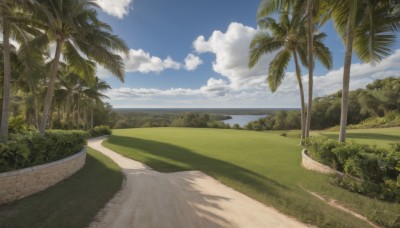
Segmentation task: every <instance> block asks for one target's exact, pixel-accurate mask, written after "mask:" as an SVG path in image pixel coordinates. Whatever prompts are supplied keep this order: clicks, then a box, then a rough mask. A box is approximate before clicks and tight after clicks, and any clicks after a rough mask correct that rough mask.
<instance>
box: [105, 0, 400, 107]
mask: <svg viewBox="0 0 400 228" xmlns="http://www.w3.org/2000/svg"><path fill="white" fill-rule="evenodd" d="M97 2H98V3H99V5H100V6H101V7H102V10H99V16H100V19H101V20H103V21H105V22H106V23H108V24H110V25H111V26H112V27H113V30H114V33H115V34H117V35H118V36H120V37H121V38H122V39H124V40H125V42H126V43H127V44H128V46H129V48H130V53H129V58H125V59H124V61H125V64H126V75H125V83H121V82H119V81H118V80H117V79H115V78H113V77H112V75H111V74H110V73H109V72H107V71H106V70H104V69H103V68H101V67H100V68H99V69H98V75H99V77H101V78H102V79H103V80H105V81H107V82H108V83H109V84H110V85H111V86H112V89H111V90H109V91H107V92H106V94H107V95H108V96H109V97H110V98H111V99H109V100H105V101H107V102H110V103H111V104H112V105H113V106H114V107H116V108H188V107H190V108H207V107H210V108H231V107H234V108H250V107H254V108H273V107H299V96H298V87H297V83H296V80H295V78H294V76H293V74H294V73H293V71H294V68H293V64H290V65H289V67H288V73H287V77H286V79H285V81H284V83H283V84H282V86H281V87H280V88H279V89H278V91H277V92H276V93H274V94H272V93H271V92H270V91H269V89H268V87H267V84H266V81H265V78H266V74H267V68H268V64H269V62H270V61H271V59H272V58H273V55H268V56H265V57H264V58H262V59H261V60H260V63H259V64H258V65H256V66H255V67H254V69H252V70H248V69H247V57H248V45H249V41H250V40H251V38H252V37H253V35H254V34H255V33H256V32H257V27H256V19H255V18H256V11H257V8H258V5H259V3H260V1H259V0H247V1H244V0H218V1H205V0H203V1H194V0H190V1H188V0H114V1H107V0H98V1H97ZM322 31H323V32H326V33H327V34H328V38H327V39H326V45H327V46H328V47H329V48H330V50H331V51H332V53H333V60H334V67H333V69H332V70H331V71H327V70H326V69H323V68H322V67H321V66H320V65H319V64H317V65H316V70H315V75H316V78H315V93H316V95H319V96H321V95H326V94H329V93H332V92H335V91H337V90H338V89H340V85H341V73H342V72H341V70H340V68H341V66H342V64H343V55H344V45H343V43H342V41H341V40H340V39H339V37H338V36H337V35H336V32H335V30H334V28H333V26H332V24H331V23H328V24H326V25H325V26H324V27H323V28H322ZM399 48H400V45H399V43H397V44H396V46H395V47H393V55H391V56H389V57H388V58H387V59H385V60H384V61H382V63H381V64H378V65H377V66H375V67H371V66H370V65H369V64H361V63H359V60H358V59H357V58H356V57H354V58H353V63H354V67H353V77H352V81H351V87H352V88H360V87H363V86H365V85H366V84H368V83H369V82H371V81H373V80H374V79H376V78H383V77H387V76H389V75H400V74H399V72H400V68H399V66H397V64H396V62H399V61H400V51H396V50H397V49H399ZM302 74H303V75H304V77H303V79H304V80H303V81H304V83H305V84H306V83H307V75H306V74H307V71H306V69H303V72H302Z"/></svg>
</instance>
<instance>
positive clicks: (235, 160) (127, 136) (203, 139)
mask: <svg viewBox="0 0 400 228" xmlns="http://www.w3.org/2000/svg"><path fill="white" fill-rule="evenodd" d="M104 145H105V146H106V147H109V148H111V149H113V150H114V151H116V152H118V153H120V154H122V155H124V156H126V157H129V158H132V159H135V160H138V161H141V162H143V163H145V164H147V165H149V166H151V167H152V168H154V169H155V170H158V171H161V172H174V171H181V170H201V171H203V172H205V173H207V174H209V175H211V176H213V177H214V178H216V179H218V180H220V181H221V182H222V183H224V184H226V185H228V186H230V187H232V188H234V189H236V190H238V191H240V192H242V193H244V194H246V195H248V196H250V197H252V198H254V199H256V200H258V201H260V202H262V203H265V204H267V205H271V206H273V207H275V208H276V209H278V210H280V211H282V212H284V213H286V214H289V215H292V216H294V217H297V218H299V219H300V220H301V221H303V222H306V223H310V224H314V225H318V226H320V227H368V224H366V223H365V222H363V221H361V220H359V219H357V218H355V217H353V216H351V215H348V214H347V213H344V212H343V211H340V210H337V209H335V208H332V207H330V206H328V205H327V204H325V203H324V202H322V201H320V200H319V199H316V198H315V197H314V196H311V195H310V194H309V193H308V192H306V191H305V190H304V189H303V188H302V187H304V188H305V189H308V190H311V191H314V192H318V193H320V194H322V195H324V196H328V197H329V198H333V199H336V200H337V201H339V202H340V203H342V204H344V205H345V206H346V207H348V208H351V209H353V210H355V211H357V212H359V213H360V214H363V215H365V216H367V217H368V218H369V219H371V220H374V221H377V222H379V223H381V224H386V225H390V224H393V223H394V222H395V220H396V219H399V220H400V206H399V205H398V204H390V203H386V202H381V201H378V200H373V199H369V198H367V197H364V196H361V195H358V194H354V193H350V192H348V191H346V190H344V189H341V188H338V187H336V186H334V185H331V184H330V183H329V177H328V176H326V175H322V174H319V173H315V172H312V171H309V170H306V169H304V168H302V167H301V165H300V161H301V154H300V151H301V148H300V146H299V141H298V139H297V138H290V137H282V136H279V134H277V133H276V132H274V133H268V132H254V131H238V130H223V129H190V128H142V129H123V130H114V131H113V135H112V136H110V137H109V139H108V141H106V142H104ZM301 186H302V187H301Z"/></svg>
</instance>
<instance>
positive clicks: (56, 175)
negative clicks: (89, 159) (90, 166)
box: [0, 148, 86, 205]
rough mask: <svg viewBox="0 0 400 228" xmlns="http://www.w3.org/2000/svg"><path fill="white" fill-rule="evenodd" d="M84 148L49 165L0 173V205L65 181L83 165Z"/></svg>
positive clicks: (84, 157)
mask: <svg viewBox="0 0 400 228" xmlns="http://www.w3.org/2000/svg"><path fill="white" fill-rule="evenodd" d="M85 160H86V148H84V149H83V150H82V151H81V152H79V153H77V154H74V155H72V156H70V157H67V158H64V159H61V160H58V161H54V162H51V163H47V164H43V165H38V166H34V167H29V168H25V169H20V170H15V171H11V172H5V173H0V205H1V204H6V203H9V202H12V201H14V200H17V199H21V198H24V197H26V196H29V195H32V194H34V193H36V192H40V191H43V190H45V189H46V188H48V187H50V186H52V185H54V184H56V183H58V182H60V181H62V180H64V179H66V178H67V177H69V176H71V175H72V174H74V173H75V172H77V171H78V170H80V169H81V168H82V167H83V166H84V165H85Z"/></svg>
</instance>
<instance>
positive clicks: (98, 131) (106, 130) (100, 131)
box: [89, 125, 112, 137]
mask: <svg viewBox="0 0 400 228" xmlns="http://www.w3.org/2000/svg"><path fill="white" fill-rule="evenodd" d="M89 133H90V136H92V137H98V136H102V135H111V133H112V131H111V129H110V127H109V126H105V125H101V126H96V127H94V128H93V129H91V130H90V132H89Z"/></svg>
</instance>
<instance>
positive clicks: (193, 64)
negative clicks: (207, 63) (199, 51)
mask: <svg viewBox="0 0 400 228" xmlns="http://www.w3.org/2000/svg"><path fill="white" fill-rule="evenodd" d="M202 63H203V61H202V60H201V59H200V57H199V56H196V55H193V54H188V55H187V56H186V58H185V69H186V70H188V71H193V70H196V69H197V67H198V66H199V65H201V64H202Z"/></svg>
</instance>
